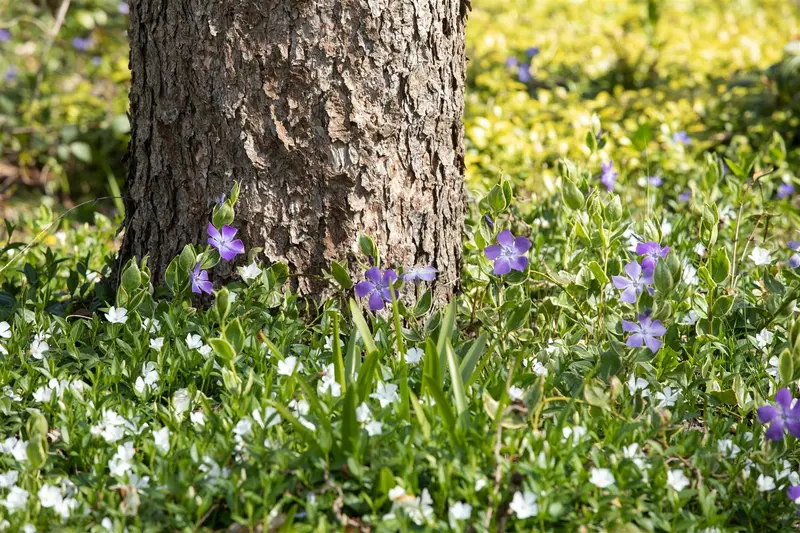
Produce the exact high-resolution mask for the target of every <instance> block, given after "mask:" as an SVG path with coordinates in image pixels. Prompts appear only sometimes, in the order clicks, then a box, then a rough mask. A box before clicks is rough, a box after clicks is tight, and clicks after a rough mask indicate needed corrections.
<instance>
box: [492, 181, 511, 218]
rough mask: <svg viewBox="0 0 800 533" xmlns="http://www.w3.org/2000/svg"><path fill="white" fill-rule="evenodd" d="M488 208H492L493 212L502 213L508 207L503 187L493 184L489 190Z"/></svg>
mask: <svg viewBox="0 0 800 533" xmlns="http://www.w3.org/2000/svg"><path fill="white" fill-rule="evenodd" d="M488 202H489V209H491V210H492V212H493V213H494V214H498V213H502V212H503V211H505V210H506V207H508V202H506V195H505V193H504V192H503V187H502V186H501V185H499V184H498V185H495V186H494V187H492V189H491V190H490V191H489V197H488Z"/></svg>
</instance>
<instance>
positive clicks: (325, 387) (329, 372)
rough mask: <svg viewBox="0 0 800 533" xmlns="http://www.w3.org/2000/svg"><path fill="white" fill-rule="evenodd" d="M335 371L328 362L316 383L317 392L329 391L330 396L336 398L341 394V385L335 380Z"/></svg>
mask: <svg viewBox="0 0 800 533" xmlns="http://www.w3.org/2000/svg"><path fill="white" fill-rule="evenodd" d="M335 374H336V371H335V370H334V368H333V364H332V363H331V364H329V365H328V366H326V367H325V369H324V370H323V374H322V378H321V379H320V380H319V382H318V383H317V392H318V393H319V394H325V392H326V391H331V396H333V397H334V398H338V397H339V396H341V395H342V386H341V385H340V384H339V382H338V381H336V375H335Z"/></svg>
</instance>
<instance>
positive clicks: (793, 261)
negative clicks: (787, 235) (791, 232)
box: [789, 241, 800, 268]
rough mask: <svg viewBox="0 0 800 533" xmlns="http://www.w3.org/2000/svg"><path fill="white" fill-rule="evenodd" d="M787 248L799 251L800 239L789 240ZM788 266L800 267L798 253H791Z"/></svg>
mask: <svg viewBox="0 0 800 533" xmlns="http://www.w3.org/2000/svg"><path fill="white" fill-rule="evenodd" d="M789 248H790V249H791V250H793V251H795V252H800V241H789ZM789 267H790V268H797V267H800V253H796V254H793V255H792V257H790V258H789Z"/></svg>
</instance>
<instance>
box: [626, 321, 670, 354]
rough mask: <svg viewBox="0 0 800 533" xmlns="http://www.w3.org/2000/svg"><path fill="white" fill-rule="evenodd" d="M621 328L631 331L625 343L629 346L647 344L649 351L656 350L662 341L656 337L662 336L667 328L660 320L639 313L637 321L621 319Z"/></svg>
mask: <svg viewBox="0 0 800 533" xmlns="http://www.w3.org/2000/svg"><path fill="white" fill-rule="evenodd" d="M622 330H623V331H625V332H627V333H632V335H630V336H629V337H628V340H627V341H626V344H627V345H628V346H630V347H631V348H641V347H642V346H647V347H648V348H649V349H650V351H651V352H653V353H656V352H658V350H659V348H661V344H662V342H661V341H660V340H659V339H657V338H656V337H663V336H664V334H665V333H666V332H667V328H665V327H664V325H663V324H662V323H661V321H660V320H653V319H651V318H650V317H649V316H646V315H639V323H638V324H636V323H635V322H629V321H627V320H623V321H622Z"/></svg>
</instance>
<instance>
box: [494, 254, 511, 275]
mask: <svg viewBox="0 0 800 533" xmlns="http://www.w3.org/2000/svg"><path fill="white" fill-rule="evenodd" d="M509 272H511V261H509V260H508V258H506V257H501V258H499V259H498V260H497V261H495V262H494V273H495V275H496V276H502V275H503V274H508V273H509Z"/></svg>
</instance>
